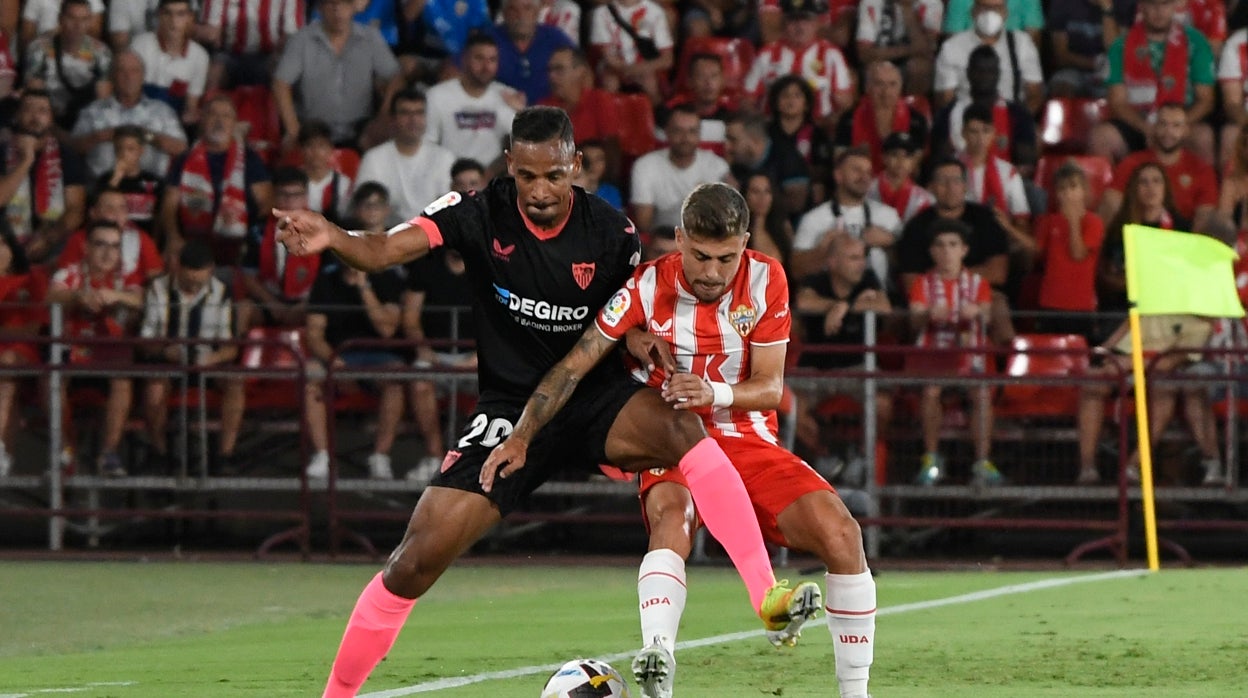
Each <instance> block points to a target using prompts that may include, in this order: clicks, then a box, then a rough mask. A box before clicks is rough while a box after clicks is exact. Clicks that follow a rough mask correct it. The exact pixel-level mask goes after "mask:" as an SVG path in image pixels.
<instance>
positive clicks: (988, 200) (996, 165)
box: [963, 154, 1010, 213]
mask: <svg viewBox="0 0 1248 698" xmlns="http://www.w3.org/2000/svg"><path fill="white" fill-rule="evenodd" d="M963 162H964V163H966V169H967V171H968V172H969V173H970V174H971V176H972V177H973V176H974V174H975V165H974V164H973V163H972V162H971V161H970V158H965V159H964V160H963ZM981 191H982V196H981V198H980V200H979V203H981V204H983V205H985V206H987V207H988V208H996V209H1000V210H1001V211H1003V212H1005V213H1009V212H1010V207H1009V203H1008V202H1007V201H1006V198H1005V182H1004V181H1002V180H1001V161H1000V160H999V159H998V158H997V157H996V156H994V155H992V154H989V155H988V160H987V162H985V163H984V182H983V188H982V189H981Z"/></svg>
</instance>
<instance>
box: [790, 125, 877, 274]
mask: <svg viewBox="0 0 1248 698" xmlns="http://www.w3.org/2000/svg"><path fill="white" fill-rule="evenodd" d="M832 177H833V179H834V180H835V182H836V193H835V194H834V195H833V196H832V198H830V199H828V200H827V201H826V202H824V203H822V204H820V205H818V206H816V207H815V208H813V209H811V210H810V211H807V212H806V215H804V216H802V220H801V222H800V223H799V224H798V226H797V234H796V235H795V236H794V238H793V256H792V258H791V259H790V261H789V271H790V272H792V274H793V276H794V277H795V278H802V277H806V276H810V275H811V274H817V273H819V272H821V271H823V270H824V269H825V268H826V266H827V263H828V253H829V251H830V249H831V246H832V238H833V237H834V236H835V235H837V234H839V233H844V234H848V235H849V236H850V237H855V238H861V239H862V241H863V242H865V243H867V248H868V251H867V262H868V263H869V264H870V265H871V268H872V269H873V270H874V271H875V275H876V277H877V278H879V279H880V280H881V281H884V282H885V283H887V279H888V253H887V251H888V248H890V247H892V246H893V243H895V242H896V241H897V236H898V234H899V233H900V232H901V217H900V216H898V215H897V210H896V209H894V208H893V207H892V206H889V205H887V204H884V203H881V202H879V201H875V200H874V199H868V198H867V191H869V190H870V189H871V180H872V172H871V151H870V150H869V149H867V148H865V147H863V146H854V147H852V148H848V149H846V150H844V151H843V152H841V154H840V155H839V156H837V158H836V168H835V169H834V170H833V171H832Z"/></svg>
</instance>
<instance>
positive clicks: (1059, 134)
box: [1040, 98, 1109, 154]
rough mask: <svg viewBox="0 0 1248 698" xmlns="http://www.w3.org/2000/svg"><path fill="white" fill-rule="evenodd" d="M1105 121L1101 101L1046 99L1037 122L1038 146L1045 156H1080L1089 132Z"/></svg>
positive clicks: (1085, 149)
mask: <svg viewBox="0 0 1248 698" xmlns="http://www.w3.org/2000/svg"><path fill="white" fill-rule="evenodd" d="M1108 119H1109V107H1108V106H1107V105H1106V102H1105V100H1103V99H1075V98H1061V99H1050V100H1049V101H1048V102H1046V103H1045V105H1044V115H1043V116H1042V117H1041V119H1040V143H1041V145H1042V147H1043V149H1044V151H1045V152H1047V153H1072V154H1073V153H1084V152H1087V150H1088V140H1089V138H1090V137H1091V135H1092V129H1093V127H1095V126H1096V125H1097V124H1100V123H1102V122H1104V121H1106V120H1108Z"/></svg>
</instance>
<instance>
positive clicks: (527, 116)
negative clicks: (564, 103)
mask: <svg viewBox="0 0 1248 698" xmlns="http://www.w3.org/2000/svg"><path fill="white" fill-rule="evenodd" d="M550 141H559V143H560V145H562V146H564V147H565V148H566V149H567V150H568V152H576V139H575V137H574V136H573V135H572V119H570V118H568V113H567V112H566V111H564V110H562V109H560V108H559V107H545V106H539V107H526V108H525V109H521V110H520V112H519V113H517V114H516V118H515V120H514V121H512V122H511V142H512V143H513V144H515V143H547V142H550Z"/></svg>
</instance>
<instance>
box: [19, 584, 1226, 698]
mask: <svg viewBox="0 0 1248 698" xmlns="http://www.w3.org/2000/svg"><path fill="white" fill-rule="evenodd" d="M374 572H375V567H373V566H371V565H321V564H293V563H284V564H260V563H253V564H244V563H240V564H220V563H206V562H204V563H193V562H188V563H163V562H162V563H138V562H136V563H99V562H90V563H44V562H38V563H23V562H4V563H0V698H16V697H17V696H30V697H31V698H34V697H43V696H50V695H61V694H64V695H68V696H74V697H75V698H77V697H81V698H103V697H112V698H169V697H171V696H190V697H195V698H198V697H200V696H205V697H207V696H256V697H259V696H264V697H265V698H280V697H284V696H318V695H320V689H321V688H322V686H323V684H324V677H325V674H326V671H327V668H328V666H329V663H330V661H331V659H332V657H333V653H334V650H335V648H336V647H337V644H338V639H339V637H340V636H341V633H342V629H343V624H344V623H345V621H346V618H347V615H348V614H349V613H350V609H351V606H352V604H353V603H354V601H355V597H356V595H357V593H358V592H359V590H360V588H361V587H362V586H363V585H364V584H365V583H366V582H367V581H368V579H369V577H371V576H372V574H373V573H374ZM1087 574H1088V573H1076V572H1065V571H1054V572H1037V573H1005V572H987V571H985V572H944V573H938V572H933V573H926V572H925V573H912V572H884V573H882V574H880V576H879V577H878V578H877V582H878V585H879V606H880V608H881V610H882V611H884V614H883V615H882V616H881V617H880V618H879V620H878V623H877V634H876V650H875V666H874V668H873V671H872V692H873V693H874V695H875V696H876V697H877V698H883V697H896V698H913V697H918V696H1009V697H1011V698H1015V697H1020V696H1046V697H1047V696H1123V697H1126V696H1130V697H1132V698H1137V697H1140V696H1177V695H1181V696H1216V697H1219V698H1221V697H1223V696H1241V695H1244V694H1245V690H1246V689H1245V687H1246V686H1248V573H1245V571H1244V570H1241V569H1200V570H1163V571H1162V572H1160V573H1158V574H1153V575H1142V576H1135V577H1117V578H1109V579H1099V580H1098V581H1086V582H1083V583H1077V584H1070V585H1065V586H1060V587H1055V588H1047V589H1034V590H1030V591H1021V592H1018V593H1012V594H1008V595H999V596H993V597H989V598H982V599H976V600H965V601H964V602H962V603H956V604H949V605H943V606H937V607H933V608H923V609H913V608H911V609H906V608H899V607H901V606H903V605H905V604H913V603H916V602H922V601H930V600H938V599H949V598H953V597H959V596H962V595H965V594H968V593H971V592H976V591H982V590H989V589H998V588H1002V587H1007V586H1013V585H1020V584H1025V583H1028V582H1035V581H1037V580H1053V579H1066V578H1072V577H1081V576H1085V575H1087ZM790 576H791V577H795V576H796V573H792V572H791V571H790ZM635 579H636V569H635V568H634V567H626V566H619V567H572V566H565V567H536V566H492V565H487V564H468V565H462V566H459V567H456V568H454V569H453V570H452V571H451V572H450V573H448V575H447V576H446V577H444V578H443V579H442V580H441V581H440V582H439V583H438V585H437V586H436V587H434V589H433V590H432V591H431V592H430V593H429V594H428V595H427V597H426V598H424V599H422V600H421V601H420V603H418V604H417V606H416V609H415V611H414V612H413V614H412V617H411V619H410V620H409V622H408V624H407V627H406V628H405V630H404V632H403V634H402V635H400V636H399V640H398V643H397V644H396V645H395V648H394V650H393V651H392V652H391V654H390V656H389V657H388V658H387V659H386V660H385V661H384V662H383V663H382V664H381V665H380V666H379V667H378V668H377V670H376V671H375V672H374V673H373V676H372V678H371V680H370V681H369V683H368V684H367V685H366V686H365V687H364V694H365V695H367V694H369V693H382V695H388V696H399V695H432V696H436V697H438V698H469V697H481V698H484V697H487V696H488V697H490V698H535V697H536V696H537V694H538V691H539V690H540V688H541V685H542V683H543V682H544V680H545V676H546V673H547V672H546V671H545V670H541V671H539V670H537V669H533V671H532V673H528V674H527V675H523V676H516V675H515V674H517V673H523V672H516V671H511V670H516V669H520V668H524V667H545V666H548V665H550V666H553V665H557V664H560V663H562V662H563V661H565V660H567V659H572V658H574V657H576V656H599V657H604V656H614V655H619V654H621V653H625V652H628V651H631V650H632V649H634V647H635V645H637V643H638V638H637V637H636V636H637V633H638V631H637V618H636V610H635V609H636V589H635ZM815 579H819V581H820V582H821V581H822V580H821V578H815ZM689 587H690V595H689V607H688V610H687V611H686V614H685V619H684V625H683V626H682V629H681V638H680V639H681V640H682V641H692V640H698V639H702V638H716V637H719V636H723V635H731V634H733V633H742V632H743V631H755V630H756V629H757V628H758V627H759V626H758V623H757V621H755V620H754V619H753V618H752V615H751V613H750V611H749V607H748V603H747V601H746V598H745V592H744V590H743V588H742V586H741V584H740V582H739V581H738V580H737V578H736V576H735V575H734V574H733V573H732V571H731V570H727V569H718V568H702V567H694V568H691V569H690V571H689ZM890 609H891V610H890ZM677 659H678V662H679V670H678V673H677V692H676V695H677V696H679V698H738V697H752V696H781V697H783V698H796V697H805V696H811V697H813V696H821V697H823V696H835V695H836V694H837V692H836V682H835V672H834V668H833V660H832V648H831V638H830V637H829V636H828V632H827V629H826V627H825V626H824V624H823V619H822V617H821V618H820V619H818V620H817V621H815V622H814V623H813V624H812V625H810V626H808V629H807V630H806V632H805V633H804V637H803V638H802V643H801V645H800V646H799V647H797V648H794V649H790V650H784V651H777V650H774V649H772V648H771V647H770V646H769V645H767V644H766V642H765V641H764V640H763V639H762V637H761V633H759V634H754V635H751V636H749V637H745V638H740V639H732V640H722V639H721V640H719V641H716V642H714V643H713V644H708V645H705V646H701V647H695V648H685V649H682V650H680V651H678V653H677ZM614 664H615V665H616V667H617V668H620V669H621V670H624V671H626V670H627V668H628V661H627V659H618V660H615V661H614ZM489 672H500V673H503V674H504V675H505V676H506V678H499V679H493V680H480V681H476V682H473V683H469V684H467V685H462V686H458V687H449V688H439V686H446V685H447V684H448V683H450V682H448V681H446V679H449V678H454V677H473V676H476V675H479V674H483V673H489ZM405 688H406V689H407V690H406V691H405V690H403V689H405Z"/></svg>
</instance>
